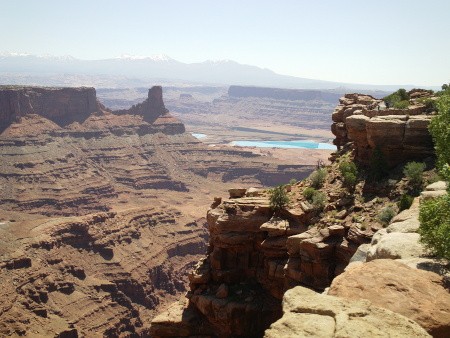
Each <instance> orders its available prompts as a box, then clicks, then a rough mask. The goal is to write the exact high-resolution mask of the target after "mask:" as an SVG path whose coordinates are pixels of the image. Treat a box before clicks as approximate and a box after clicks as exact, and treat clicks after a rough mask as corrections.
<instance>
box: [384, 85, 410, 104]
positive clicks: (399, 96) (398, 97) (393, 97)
mask: <svg viewBox="0 0 450 338" xmlns="http://www.w3.org/2000/svg"><path fill="white" fill-rule="evenodd" d="M383 101H384V102H385V103H386V107H388V108H391V107H395V105H396V104H398V102H401V101H408V105H409V94H408V93H407V92H406V90H405V89H403V88H400V89H399V90H397V91H396V92H394V93H392V94H390V95H388V96H386V97H383ZM406 107H407V106H406Z"/></svg>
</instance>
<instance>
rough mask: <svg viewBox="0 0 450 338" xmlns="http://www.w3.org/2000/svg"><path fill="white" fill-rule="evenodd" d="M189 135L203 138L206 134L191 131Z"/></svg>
mask: <svg viewBox="0 0 450 338" xmlns="http://www.w3.org/2000/svg"><path fill="white" fill-rule="evenodd" d="M191 135H192V136H194V137H196V138H198V139H201V138H205V137H206V136H207V135H206V134H198V133H191Z"/></svg>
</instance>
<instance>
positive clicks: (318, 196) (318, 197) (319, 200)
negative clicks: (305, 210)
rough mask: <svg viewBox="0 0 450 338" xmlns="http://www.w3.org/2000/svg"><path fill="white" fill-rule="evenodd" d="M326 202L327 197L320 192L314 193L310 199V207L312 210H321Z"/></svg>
mask: <svg viewBox="0 0 450 338" xmlns="http://www.w3.org/2000/svg"><path fill="white" fill-rule="evenodd" d="M326 202H327V196H326V195H325V194H324V193H323V192H321V191H316V193H315V194H314V195H313V197H312V205H313V207H314V209H316V210H322V209H323V208H324V207H325V204H326Z"/></svg>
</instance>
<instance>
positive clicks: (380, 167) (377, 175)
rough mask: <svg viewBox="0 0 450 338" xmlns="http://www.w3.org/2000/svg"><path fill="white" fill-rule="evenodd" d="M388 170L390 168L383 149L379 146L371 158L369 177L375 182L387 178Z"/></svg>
mask: <svg viewBox="0 0 450 338" xmlns="http://www.w3.org/2000/svg"><path fill="white" fill-rule="evenodd" d="M388 169H389V166H388V163H387V161H386V158H385V157H384V154H383V152H382V151H381V148H380V147H379V146H378V145H377V146H376V147H375V149H374V150H373V152H372V156H371V158H370V169H369V177H370V178H371V179H373V180H380V179H382V178H385V177H386V176H387V175H388V173H389V171H388Z"/></svg>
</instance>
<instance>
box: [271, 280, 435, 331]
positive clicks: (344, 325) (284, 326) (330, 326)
mask: <svg viewBox="0 0 450 338" xmlns="http://www.w3.org/2000/svg"><path fill="white" fill-rule="evenodd" d="M283 313H284V314H283V317H281V319H279V320H278V321H276V322H275V323H273V324H272V325H271V326H270V328H269V329H268V330H266V332H265V334H264V337H266V338H280V337H320V338H327V337H330V338H334V337H342V338H343V337H398V338H403V337H430V336H429V335H428V334H427V332H426V331H425V330H424V329H423V328H421V327H420V326H419V325H418V324H417V323H415V322H414V321H412V320H410V319H408V318H406V317H403V316H402V315H399V314H397V313H394V312H392V311H390V310H386V309H382V308H379V307H376V306H374V305H373V304H372V303H371V302H369V301H362V300H351V301H350V300H348V299H342V298H338V297H333V296H328V295H323V294H319V293H316V292H314V291H311V290H309V289H307V288H304V287H301V286H297V287H295V288H293V289H290V290H288V291H287V292H286V293H285V295H284V297H283Z"/></svg>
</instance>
